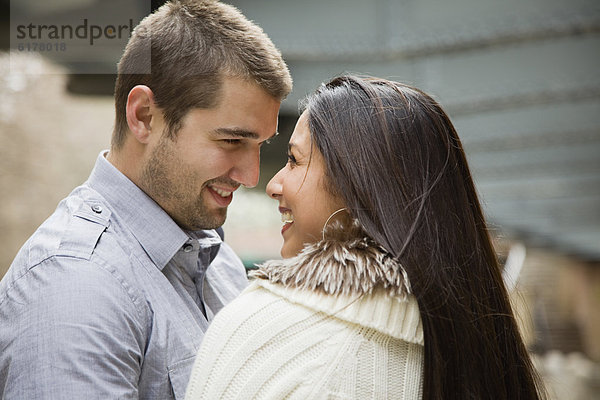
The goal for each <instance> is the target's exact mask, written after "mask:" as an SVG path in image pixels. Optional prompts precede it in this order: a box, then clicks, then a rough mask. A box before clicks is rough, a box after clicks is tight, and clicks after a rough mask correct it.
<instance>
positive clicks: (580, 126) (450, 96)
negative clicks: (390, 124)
mask: <svg viewBox="0 0 600 400" xmlns="http://www.w3.org/2000/svg"><path fill="white" fill-rule="evenodd" d="M230 3H231V4H234V5H236V6H237V7H239V8H240V9H241V10H242V12H243V13H244V14H246V15H247V16H248V17H249V18H251V19H253V20H254V21H256V22H257V23H258V24H260V25H261V26H262V27H263V28H264V30H265V31H266V32H267V33H268V34H269V35H270V37H271V38H272V39H273V41H274V42H275V43H276V45H277V46H278V47H279V48H280V49H281V50H282V52H283V54H284V57H285V59H286V61H287V62H288V65H289V67H290V69H291V71H292V75H293V77H294V83H295V87H294V91H293V93H292V94H291V96H290V97H289V98H288V99H287V100H286V102H285V103H284V105H283V108H282V113H283V114H288V115H296V114H297V103H298V100H299V99H301V98H302V97H304V96H305V95H306V94H307V93H310V92H311V91H312V90H314V89H315V88H316V87H317V85H318V84H319V83H320V82H322V81H324V80H327V79H328V78H330V77H332V76H334V75H336V74H340V73H344V72H354V73H361V74H369V75H376V76H381V77H386V78H392V79H396V80H400V81H403V82H407V83H411V84H414V85H416V86H418V87H420V88H422V89H424V90H426V91H427V92H429V93H430V94H432V95H434V97H436V98H437V99H438V100H439V101H440V102H441V103H442V105H443V106H444V107H445V109H446V110H447V111H448V112H449V113H450V115H451V117H452V120H453V121H454V123H455V125H456V127H457V130H458V132H459V135H460V136H461V138H462V140H463V143H464V146H465V149H466V150H467V155H468V158H469V161H470V163H471V168H472V170H473V175H474V177H475V180H476V183H477V187H478V189H479V191H480V193H481V196H482V199H483V202H484V206H485V209H486V212H487V214H488V216H489V219H490V221H491V222H492V224H493V226H494V227H496V228H498V229H499V230H500V231H503V232H507V233H509V234H511V235H514V236H515V237H519V238H522V239H523V240H525V241H526V242H527V243H529V244H534V245H547V246H551V247H552V248H554V249H558V250H560V251H563V252H565V253H567V254H574V255H576V256H578V257H580V258H583V259H587V260H595V261H599V260H600V2H599V1H597V0H573V1H565V0H528V1H519V0H507V1H490V0H487V1H478V0H454V1H443V0H398V1H393V0H377V1H360V0H335V1H315V0H309V1H303V2H298V1H291V0H280V1H277V2H275V1H268V0H238V1H230Z"/></svg>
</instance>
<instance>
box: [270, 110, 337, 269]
mask: <svg viewBox="0 0 600 400" xmlns="http://www.w3.org/2000/svg"><path fill="white" fill-rule="evenodd" d="M311 147H312V155H311ZM324 171H325V165H324V161H323V156H322V155H321V153H320V152H319V150H318V149H317V148H316V147H314V146H311V136H310V132H309V130H308V115H307V113H306V112H304V113H303V114H302V115H301V116H300V118H299V119H298V123H297V124H296V128H295V129H294V132H293V133H292V137H291V138H290V143H289V145H288V162H287V164H286V165H285V167H283V168H282V169H281V170H280V171H279V172H278V173H277V174H276V175H275V176H274V177H273V179H271V181H270V182H269V184H268V185H267V193H268V194H269V196H271V197H272V198H274V199H276V200H278V201H279V212H280V213H281V219H282V221H283V222H284V225H283V228H282V229H281V235H282V236H283V247H282V248H281V255H282V257H284V258H289V257H293V256H295V255H296V254H298V253H299V252H300V250H302V248H303V247H304V245H305V244H306V243H313V242H316V241H319V240H321V237H322V231H323V226H324V224H325V222H326V221H327V218H329V216H330V215H331V214H332V213H333V212H335V211H336V210H339V209H340V208H343V207H344V204H343V202H342V201H341V200H340V199H338V198H336V197H334V196H333V195H332V194H331V193H330V190H328V189H327V188H326V186H325V185H326V182H325V181H326V179H325V175H324Z"/></svg>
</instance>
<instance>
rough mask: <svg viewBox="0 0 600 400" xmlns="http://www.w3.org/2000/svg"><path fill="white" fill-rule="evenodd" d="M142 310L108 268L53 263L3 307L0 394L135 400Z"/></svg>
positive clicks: (18, 286) (27, 279)
mask: <svg viewBox="0 0 600 400" xmlns="http://www.w3.org/2000/svg"><path fill="white" fill-rule="evenodd" d="M145 313H146V314H147V311H145V310H144V308H143V304H142V303H141V302H140V301H139V300H137V299H136V297H135V295H134V294H133V293H132V292H131V289H130V288H129V287H128V286H127V284H126V282H125V281H124V280H122V279H120V277H119V276H118V275H117V274H116V272H115V271H114V270H111V268H110V266H108V265H99V264H98V263H97V262H91V261H89V260H83V259H77V258H70V257H53V258H50V259H48V260H46V261H44V262H43V263H41V264H39V265H37V266H35V267H33V268H31V269H29V270H28V272H27V273H26V274H24V275H23V276H22V277H20V278H19V279H17V280H16V281H15V282H14V283H13V285H12V286H11V287H10V288H9V289H8V290H7V292H6V297H4V298H3V299H0V354H1V355H0V387H3V388H4V393H3V396H4V397H3V398H7V399H42V398H43V399H82V398H105V399H109V398H110V399H116V398H119V399H134V398H137V395H138V389H137V382H138V380H139V376H140V370H141V365H142V362H143V354H144V348H145V339H144V338H145V334H144V330H145V328H146V326H147V323H148V321H147V318H145V317H144V314H145Z"/></svg>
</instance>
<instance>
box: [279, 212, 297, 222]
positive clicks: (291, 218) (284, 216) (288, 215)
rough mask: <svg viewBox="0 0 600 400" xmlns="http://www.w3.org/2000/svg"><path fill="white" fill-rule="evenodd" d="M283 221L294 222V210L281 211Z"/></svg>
mask: <svg viewBox="0 0 600 400" xmlns="http://www.w3.org/2000/svg"><path fill="white" fill-rule="evenodd" d="M281 222H283V223H285V224H291V223H292V222H294V216H293V215H292V212H291V211H285V212H283V213H281Z"/></svg>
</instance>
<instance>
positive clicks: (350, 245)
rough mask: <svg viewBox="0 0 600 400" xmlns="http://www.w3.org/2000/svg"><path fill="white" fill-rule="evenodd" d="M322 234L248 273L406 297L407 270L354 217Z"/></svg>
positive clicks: (322, 288)
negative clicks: (288, 255)
mask: <svg viewBox="0 0 600 400" xmlns="http://www.w3.org/2000/svg"><path fill="white" fill-rule="evenodd" d="M323 237H324V239H323V240H321V241H319V242H317V243H314V244H308V245H306V246H305V247H304V249H303V250H302V251H301V252H300V253H299V254H298V255H297V256H295V257H292V258H288V259H283V260H271V261H267V262H265V263H263V264H262V265H259V268H258V269H257V270H254V271H251V272H250V276H251V277H254V278H257V279H264V280H268V281H270V282H272V283H279V284H281V285H283V286H285V287H289V288H298V289H304V290H310V291H314V292H321V293H325V294H328V295H338V294H343V295H351V296H353V295H358V296H360V295H363V294H371V293H372V292H373V290H374V289H376V288H383V289H384V290H385V291H386V293H388V295H390V296H394V297H400V298H401V299H403V300H406V299H407V296H408V295H409V294H410V285H409V282H408V276H407V275H406V271H405V270H404V268H403V267H402V265H401V264H400V263H399V262H398V261H397V260H395V259H394V258H393V256H392V255H391V254H390V253H388V252H387V251H386V250H385V249H383V248H382V247H381V246H379V245H378V244H377V243H375V241H374V240H373V239H371V238H369V237H368V236H367V235H366V234H365V233H364V231H363V230H362V228H361V227H360V225H359V223H358V221H357V220H354V222H353V223H352V226H351V227H350V228H349V229H348V228H347V227H343V226H342V225H341V224H339V223H335V222H334V223H332V224H330V225H329V226H328V228H327V229H326V230H325V233H324V235H323Z"/></svg>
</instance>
